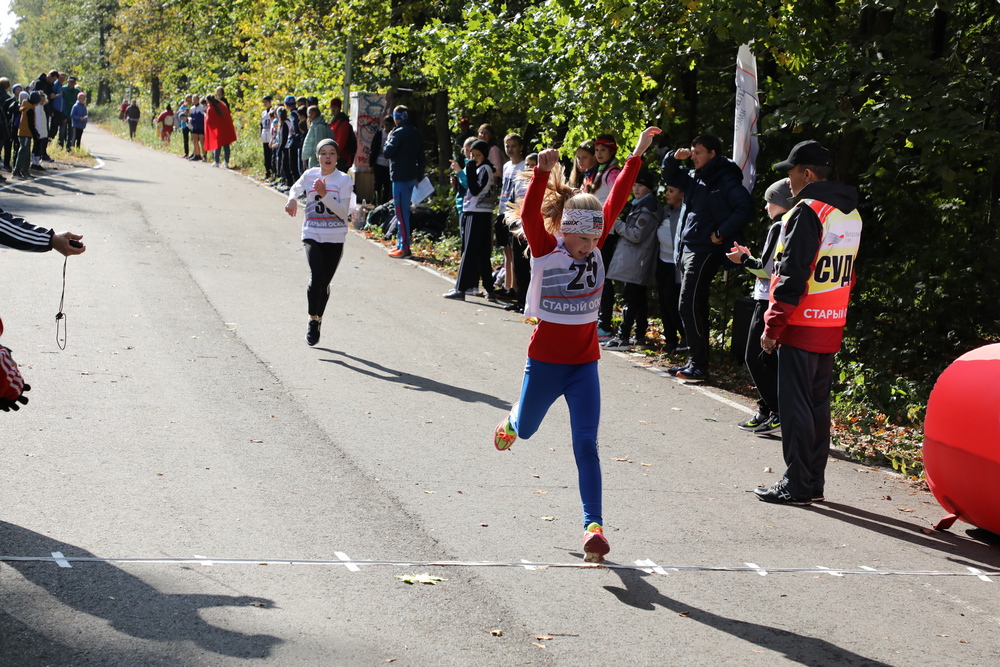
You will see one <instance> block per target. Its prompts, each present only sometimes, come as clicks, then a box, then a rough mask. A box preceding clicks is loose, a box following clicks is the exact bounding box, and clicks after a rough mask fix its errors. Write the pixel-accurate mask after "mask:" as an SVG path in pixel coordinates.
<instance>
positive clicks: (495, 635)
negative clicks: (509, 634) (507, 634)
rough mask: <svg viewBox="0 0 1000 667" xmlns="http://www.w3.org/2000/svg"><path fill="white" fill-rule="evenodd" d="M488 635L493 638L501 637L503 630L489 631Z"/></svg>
mask: <svg viewBox="0 0 1000 667" xmlns="http://www.w3.org/2000/svg"><path fill="white" fill-rule="evenodd" d="M490 634H491V635H493V636H494V637H503V630H490Z"/></svg>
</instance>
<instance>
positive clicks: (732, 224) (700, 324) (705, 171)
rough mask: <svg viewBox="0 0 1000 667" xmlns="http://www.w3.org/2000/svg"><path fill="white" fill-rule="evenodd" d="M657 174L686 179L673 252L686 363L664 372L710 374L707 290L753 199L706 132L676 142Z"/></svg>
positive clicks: (738, 236) (667, 178)
mask: <svg viewBox="0 0 1000 667" xmlns="http://www.w3.org/2000/svg"><path fill="white" fill-rule="evenodd" d="M687 159H690V160H691V162H692V163H693V164H694V169H695V171H694V173H693V175H691V174H686V173H684V170H683V169H682V168H681V166H682V165H681V162H682V161H684V160H687ZM662 166H663V171H662V172H661V176H662V178H663V180H664V181H667V182H669V181H670V180H671V179H672V178H674V177H675V176H680V178H681V180H682V182H683V183H684V187H683V189H684V203H683V204H681V214H680V223H679V224H680V231H679V239H680V242H679V243H677V244H675V247H674V258H675V260H676V263H677V266H678V267H680V270H681V274H682V277H681V297H680V303H679V309H680V314H681V320H682V321H683V323H684V335H685V337H686V338H687V343H688V348H689V349H688V360H687V363H686V364H685V365H684V366H680V367H678V368H671V369H669V370H668V372H669V373H670V374H671V375H676V376H677V377H679V378H682V379H685V380H704V379H706V378H707V377H708V356H709V350H708V333H709V306H708V290H709V287H710V285H711V283H712V279H713V278H714V277H715V274H716V273H717V272H718V270H719V268H720V267H721V266H722V263H723V261H725V259H726V252H727V251H728V249H729V248H730V247H732V244H733V243H734V242H740V241H742V239H743V235H742V230H743V227H745V226H746V224H747V222H749V221H750V218H751V217H753V201H752V200H751V198H750V193H749V192H748V191H747V189H746V188H745V187H743V172H742V170H740V167H739V165H737V164H736V163H735V162H733V161H732V160H730V159H729V158H727V157H726V156H724V155H723V154H722V142H720V141H719V139H718V138H716V137H713V136H712V135H709V134H703V135H701V136H698V137H695V138H694V139H692V140H691V147H690V148H678V149H677V150H674V151H670V152H669V153H667V154H666V156H665V157H664V158H663V165H662Z"/></svg>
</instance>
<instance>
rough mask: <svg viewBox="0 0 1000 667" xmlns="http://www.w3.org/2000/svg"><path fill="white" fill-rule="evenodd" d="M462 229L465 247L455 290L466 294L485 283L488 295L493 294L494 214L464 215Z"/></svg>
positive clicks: (484, 287)
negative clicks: (481, 282)
mask: <svg viewBox="0 0 1000 667" xmlns="http://www.w3.org/2000/svg"><path fill="white" fill-rule="evenodd" d="M462 229H463V230H465V245H464V246H463V248H462V261H461V263H460V264H459V265H458V276H457V277H456V278H455V289H457V290H458V291H459V292H464V291H465V290H467V289H470V288H478V287H479V281H480V280H482V281H483V289H485V290H486V293H487V294H493V267H492V266H491V265H490V259H491V254H492V250H493V245H492V243H491V241H492V240H493V234H492V232H493V214H492V213H485V212H483V213H480V212H474V213H470V212H468V211H466V212H464V213H462Z"/></svg>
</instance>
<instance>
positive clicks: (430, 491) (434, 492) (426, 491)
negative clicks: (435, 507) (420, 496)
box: [424, 491, 437, 493]
mask: <svg viewBox="0 0 1000 667" xmlns="http://www.w3.org/2000/svg"><path fill="white" fill-rule="evenodd" d="M424 493H437V491H424Z"/></svg>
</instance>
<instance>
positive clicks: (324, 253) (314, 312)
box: [302, 239, 344, 317]
mask: <svg viewBox="0 0 1000 667" xmlns="http://www.w3.org/2000/svg"><path fill="white" fill-rule="evenodd" d="M302 246H303V247H304V248H305V251H306V261H307V262H309V287H308V288H307V289H306V299H307V300H308V302H309V315H310V317H312V316H315V317H323V311H324V310H326V303H327V301H329V300H330V281H332V280H333V274H335V273H337V267H338V266H339V265H340V257H341V255H343V253H344V244H343V243H320V242H319V241H314V240H312V239H303V240H302Z"/></svg>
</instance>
